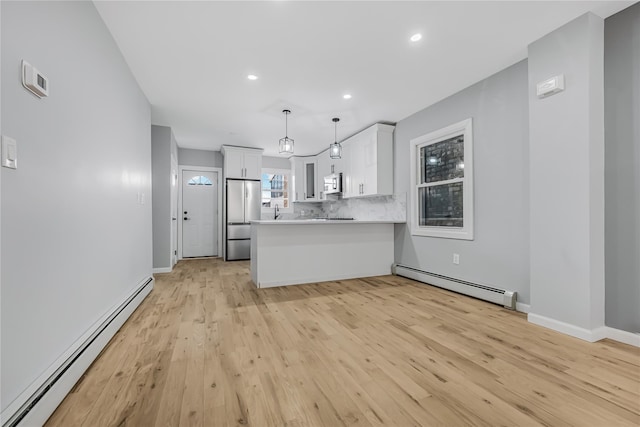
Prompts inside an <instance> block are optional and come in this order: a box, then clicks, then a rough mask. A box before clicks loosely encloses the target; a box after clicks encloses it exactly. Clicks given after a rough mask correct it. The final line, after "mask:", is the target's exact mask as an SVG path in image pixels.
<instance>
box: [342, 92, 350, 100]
mask: <svg viewBox="0 0 640 427" xmlns="http://www.w3.org/2000/svg"><path fill="white" fill-rule="evenodd" d="M342 97H343V98H344V99H351V94H348V93H345V94H344V95H342Z"/></svg>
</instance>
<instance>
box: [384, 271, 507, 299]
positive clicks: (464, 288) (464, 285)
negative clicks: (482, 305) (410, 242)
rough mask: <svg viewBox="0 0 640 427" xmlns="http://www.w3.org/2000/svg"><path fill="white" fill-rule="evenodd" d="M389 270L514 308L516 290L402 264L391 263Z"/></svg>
mask: <svg viewBox="0 0 640 427" xmlns="http://www.w3.org/2000/svg"><path fill="white" fill-rule="evenodd" d="M391 272H392V273H393V274H394V275H397V276H402V277H407V278H409V279H413V280H417V281H419V282H423V283H427V284H429V285H433V286H437V287H439V288H444V289H448V290H450V291H453V292H457V293H460V294H464V295H469V296H471V297H474V298H478V299H481V300H485V301H489V302H492V303H494V304H499V305H503V306H504V307H505V308H508V309H511V310H515V309H516V298H517V292H515V291H507V290H505V289H498V288H492V287H491V286H486V285H480V284H478V283H472V282H467V281H466V280H460V279H455V278H453V277H448V276H443V275H442V274H436V273H430V272H428V271H424V270H419V269H417V268H413V267H408V266H406V265H402V264H393V265H392V266H391Z"/></svg>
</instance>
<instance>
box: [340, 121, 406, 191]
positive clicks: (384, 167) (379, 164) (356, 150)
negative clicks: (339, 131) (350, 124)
mask: <svg viewBox="0 0 640 427" xmlns="http://www.w3.org/2000/svg"><path fill="white" fill-rule="evenodd" d="M394 129H395V127H394V126H390V125H383V124H376V125H373V126H371V127H370V128H367V129H365V130H363V131H362V132H360V133H358V134H356V135H354V136H352V137H351V138H349V139H348V140H346V141H344V143H343V145H342V147H343V150H342V152H343V162H344V164H345V165H348V166H346V167H345V172H344V174H345V179H344V182H345V189H344V197H364V196H376V195H391V194H393V130H394Z"/></svg>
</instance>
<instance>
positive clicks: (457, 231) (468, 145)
mask: <svg viewBox="0 0 640 427" xmlns="http://www.w3.org/2000/svg"><path fill="white" fill-rule="evenodd" d="M459 135H462V136H463V137H464V143H463V147H464V177H463V178H456V179H450V180H443V181H436V182H437V183H439V185H444V184H450V183H454V182H462V209H463V215H462V221H463V226H462V227H438V226H421V225H420V205H419V200H420V196H419V189H420V188H422V187H428V186H434V183H430V185H424V184H420V177H419V174H420V170H421V169H420V167H421V165H419V164H418V163H419V162H420V149H421V148H423V147H425V146H428V145H432V144H436V143H438V142H442V141H444V140H447V139H450V138H453V137H455V136H459ZM409 147H410V148H409V150H410V154H409V157H410V163H411V167H410V174H411V190H410V193H411V219H410V226H411V234H412V235H414V236H425V237H439V238H446V239H461V240H473V239H474V229H473V223H474V214H473V212H474V200H473V193H474V191H473V120H472V119H471V118H468V119H465V120H462V121H460V122H458V123H454V124H452V125H449V126H447V127H444V128H442V129H438V130H436V131H433V132H429V133H427V134H424V135H421V136H419V137H417V138H414V139H412V140H410V141H409Z"/></svg>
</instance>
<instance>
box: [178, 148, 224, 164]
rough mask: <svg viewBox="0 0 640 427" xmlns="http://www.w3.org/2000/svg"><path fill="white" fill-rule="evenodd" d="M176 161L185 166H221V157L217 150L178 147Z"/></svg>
mask: <svg viewBox="0 0 640 427" xmlns="http://www.w3.org/2000/svg"><path fill="white" fill-rule="evenodd" d="M178 163H179V164H180V165H186V166H200V167H211V168H221V167H222V165H223V158H222V153H220V152H219V151H208V150H193V149H190V148H178Z"/></svg>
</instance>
